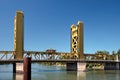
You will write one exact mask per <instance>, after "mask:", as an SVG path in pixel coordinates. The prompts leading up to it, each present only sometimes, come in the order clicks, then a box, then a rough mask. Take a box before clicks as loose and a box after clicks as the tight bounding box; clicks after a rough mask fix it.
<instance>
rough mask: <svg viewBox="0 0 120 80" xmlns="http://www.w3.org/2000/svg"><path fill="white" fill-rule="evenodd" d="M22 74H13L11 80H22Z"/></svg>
mask: <svg viewBox="0 0 120 80" xmlns="http://www.w3.org/2000/svg"><path fill="white" fill-rule="evenodd" d="M23 76H24V75H23V74H18V73H16V74H15V73H14V74H13V80H23Z"/></svg>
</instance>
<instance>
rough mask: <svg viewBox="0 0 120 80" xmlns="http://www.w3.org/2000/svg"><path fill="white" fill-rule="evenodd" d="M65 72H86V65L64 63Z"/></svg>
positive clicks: (82, 63)
mask: <svg viewBox="0 0 120 80" xmlns="http://www.w3.org/2000/svg"><path fill="white" fill-rule="evenodd" d="M66 69H67V71H86V63H85V62H73V63H72V62H70V63H66Z"/></svg>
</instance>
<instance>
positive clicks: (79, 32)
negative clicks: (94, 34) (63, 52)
mask: <svg viewBox="0 0 120 80" xmlns="http://www.w3.org/2000/svg"><path fill="white" fill-rule="evenodd" d="M83 36H84V34H83V22H81V21H78V25H77V26H76V25H72V26H71V53H72V54H74V55H75V56H76V57H77V58H79V59H84V38H83ZM76 54H77V55H76Z"/></svg>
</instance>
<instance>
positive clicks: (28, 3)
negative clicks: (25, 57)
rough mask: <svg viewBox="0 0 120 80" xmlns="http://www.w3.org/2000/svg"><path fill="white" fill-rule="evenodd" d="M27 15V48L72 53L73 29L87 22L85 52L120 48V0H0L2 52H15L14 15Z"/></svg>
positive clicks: (25, 41) (25, 33) (25, 44)
mask: <svg viewBox="0 0 120 80" xmlns="http://www.w3.org/2000/svg"><path fill="white" fill-rule="evenodd" d="M17 10H22V11H23V12H24V49H25V50H29V51H45V50H46V49H49V48H53V49H56V50H57V51H59V52H70V26H71V25H72V24H75V25H76V24H77V22H78V21H83V22H84V52H85V53H95V52H96V51H97V50H107V51H109V52H112V51H113V50H115V51H117V50H118V49H119V48H120V35H119V34H120V0H0V51H3V50H13V41H14V40H13V38H14V36H13V29H14V25H13V24H14V16H15V13H16V11H17Z"/></svg>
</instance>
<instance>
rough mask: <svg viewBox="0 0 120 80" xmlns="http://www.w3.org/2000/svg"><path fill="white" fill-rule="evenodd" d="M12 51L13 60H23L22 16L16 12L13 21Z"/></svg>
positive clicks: (21, 13) (19, 12) (20, 12)
mask: <svg viewBox="0 0 120 80" xmlns="http://www.w3.org/2000/svg"><path fill="white" fill-rule="evenodd" d="M14 51H15V57H14V58H15V59H18V60H19V59H23V52H24V14H23V12H22V11H17V12H16V16H15V19H14Z"/></svg>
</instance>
